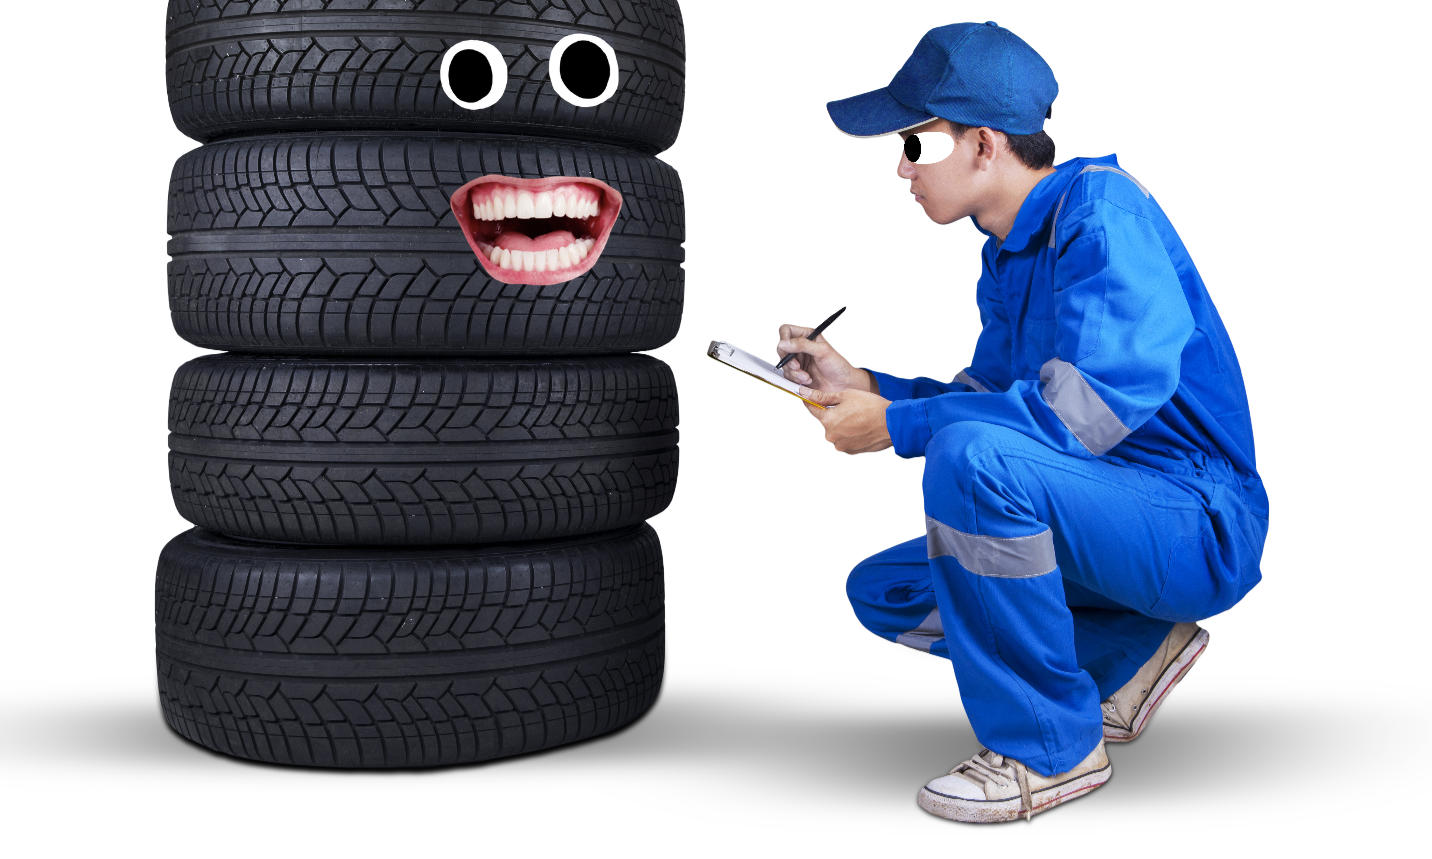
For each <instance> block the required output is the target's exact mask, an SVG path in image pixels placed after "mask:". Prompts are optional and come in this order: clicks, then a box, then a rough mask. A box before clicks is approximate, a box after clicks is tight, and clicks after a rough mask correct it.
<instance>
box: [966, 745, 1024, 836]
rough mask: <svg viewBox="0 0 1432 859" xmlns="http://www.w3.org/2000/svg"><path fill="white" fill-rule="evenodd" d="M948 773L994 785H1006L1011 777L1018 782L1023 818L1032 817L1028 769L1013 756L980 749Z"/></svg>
mask: <svg viewBox="0 0 1432 859" xmlns="http://www.w3.org/2000/svg"><path fill="white" fill-rule="evenodd" d="M950 775H958V776H962V777H964V778H966V779H970V780H971V781H973V780H974V779H978V780H979V781H980V782H983V783H984V784H990V783H993V784H994V785H995V786H996V787H1007V786H1008V785H1009V783H1010V781H1011V777H1012V778H1013V780H1014V781H1015V782H1017V783H1018V784H1019V800H1020V802H1022V803H1024V808H1023V811H1024V819H1025V820H1032V819H1033V818H1034V798H1033V797H1032V796H1031V795H1030V792H1029V770H1027V769H1026V768H1025V766H1024V764H1022V763H1020V762H1019V761H1017V760H1015V759H1014V758H1006V757H1005V756H1004V755H1001V754H999V753H997V752H992V751H990V750H989V749H980V751H979V753H978V754H976V755H975V756H974V757H972V758H970V759H969V760H967V761H965V762H964V763H962V764H960V765H959V766H957V767H955V768H954V769H952V770H950ZM971 776H973V778H971ZM981 788H983V784H982V785H981Z"/></svg>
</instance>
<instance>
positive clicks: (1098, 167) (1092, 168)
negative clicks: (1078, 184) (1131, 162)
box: [1079, 164, 1149, 197]
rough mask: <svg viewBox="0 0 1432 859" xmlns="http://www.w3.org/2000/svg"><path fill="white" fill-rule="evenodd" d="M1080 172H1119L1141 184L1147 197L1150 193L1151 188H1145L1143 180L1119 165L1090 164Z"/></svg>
mask: <svg viewBox="0 0 1432 859" xmlns="http://www.w3.org/2000/svg"><path fill="white" fill-rule="evenodd" d="M1079 173H1080V174H1084V173H1118V174H1119V175H1120V176H1123V177H1124V178H1125V179H1128V180H1129V181H1130V182H1133V183H1134V184H1135V185H1137V186H1139V190H1140V191H1143V192H1144V196H1145V197H1147V196H1148V195H1149V189H1148V188H1145V187H1144V185H1143V183H1142V182H1140V181H1139V180H1137V179H1135V178H1134V177H1132V176H1130V175H1129V174H1127V173H1125V172H1124V171H1122V170H1120V169H1119V168H1117V167H1106V166H1104V165H1103V164H1090V165H1089V166H1088V167H1085V168H1084V169H1083V170H1080V171H1079Z"/></svg>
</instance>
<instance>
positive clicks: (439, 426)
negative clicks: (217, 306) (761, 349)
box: [169, 355, 677, 545]
mask: <svg viewBox="0 0 1432 859" xmlns="http://www.w3.org/2000/svg"><path fill="white" fill-rule="evenodd" d="M676 425H677V403H676V383H675V380H674V378H673V377H672V374H671V369H670V368H669V367H667V366H666V365H665V364H663V363H662V362H660V361H658V360H656V359H655V358H650V357H647V356H645V355H621V356H611V357H603V358H586V359H580V360H577V359H573V360H566V361H546V362H543V361H530V360H529V361H523V360H517V359H510V360H490V361H472V360H469V361H452V360H439V359H426V360H425V359H402V360H397V359H394V360H386V359H369V360H341V359H326V358H270V357H257V356H236V355H211V356H206V357H203V358H198V359H196V360H193V361H190V362H189V363H187V364H185V365H183V366H182V367H180V368H179V370H178V372H177V373H176V374H175V376H174V385H173V389H172V392H171V396H170V405H169V429H170V436H169V450H170V454H169V479H170V484H171V488H172V490H173V494H174V503H175V505H176V506H177V507H178V509H179V513H180V514H181V515H183V516H184V518H186V519H188V520H189V521H190V522H193V523H194V524H195V525H198V526H200V527H202V528H205V529H207V530H210V531H216V532H219V533H222V534H228V535H231V536H235V537H243V538H250V539H257V540H277V541H287V542H296V543H320V544H350V545H351V544H364V545H382V544H390V545H400V544H401V545H414V544H426V545H432V544H459V543H493V542H507V541H514V540H546V539H552V538H557V537H565V536H570V535H577V534H588V533H593V532H597V531H605V530H610V529H614V528H621V527H625V526H628V525H634V524H637V523H639V522H641V521H643V520H645V519H649V518H651V517H652V516H655V515H657V514H658V513H660V512H661V511H662V510H665V509H666V506H667V505H668V504H669V503H670V502H671V497H672V493H673V492H674V490H675V487H676V467H677V430H676Z"/></svg>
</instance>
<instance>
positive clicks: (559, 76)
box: [547, 33, 617, 107]
mask: <svg viewBox="0 0 1432 859" xmlns="http://www.w3.org/2000/svg"><path fill="white" fill-rule="evenodd" d="M547 68H548V75H549V76H550V77H551V79H552V88H553V89H555V90H556V91H557V95H560V96H561V97H562V99H563V100H564V101H567V102H570V103H571V104H575V105H576V106H577V107H596V106H597V105H599V104H601V103H602V102H604V101H606V100H607V99H609V98H611V97H612V93H614V92H616V91H617V54H616V51H613V50H612V46H611V45H608V44H607V43H606V42H604V41H602V40H601V39H599V38H597V37H596V36H589V35H587V34H586V33H573V34H572V35H570V36H564V37H562V40H561V41H559V42H558V43H557V44H556V45H554V46H553V47H552V56H551V58H550V59H549V60H548V61H547Z"/></svg>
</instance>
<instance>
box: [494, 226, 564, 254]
mask: <svg viewBox="0 0 1432 859" xmlns="http://www.w3.org/2000/svg"><path fill="white" fill-rule="evenodd" d="M576 238H577V237H576V236H574V235H572V234H571V233H569V232H567V231H566V230H553V231H552V232H550V233H543V234H542V235H540V236H538V237H537V238H535V239H532V238H528V237H527V236H524V235H522V234H521V233H519V232H517V231H515V230H514V231H512V232H505V233H503V234H502V235H500V236H498V237H497V246H498V247H500V248H502V249H504V250H509V251H555V250H561V249H562V248H565V247H566V246H567V245H570V244H571V243H572V242H574V241H576Z"/></svg>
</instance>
